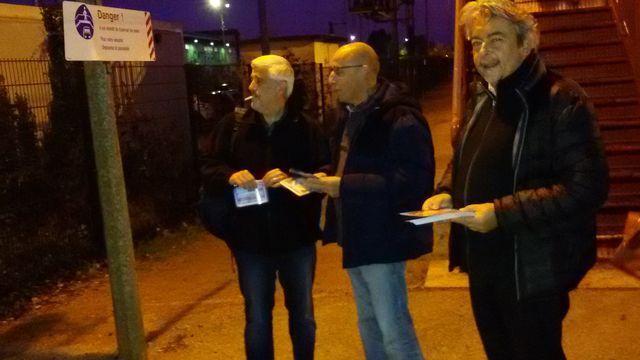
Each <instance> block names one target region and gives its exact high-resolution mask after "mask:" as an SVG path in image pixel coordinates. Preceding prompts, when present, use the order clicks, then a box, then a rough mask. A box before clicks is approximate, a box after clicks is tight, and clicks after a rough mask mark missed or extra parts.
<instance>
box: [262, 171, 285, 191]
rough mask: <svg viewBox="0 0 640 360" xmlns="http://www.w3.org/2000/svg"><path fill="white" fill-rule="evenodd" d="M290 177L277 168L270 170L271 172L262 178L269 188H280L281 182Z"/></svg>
mask: <svg viewBox="0 0 640 360" xmlns="http://www.w3.org/2000/svg"><path fill="white" fill-rule="evenodd" d="M288 177H289V176H287V174H285V173H283V172H282V171H281V170H280V169H278V168H276V169H272V170H269V172H268V173H266V174H265V175H264V177H262V181H264V185H265V186H267V187H278V186H280V181H282V180H284V179H286V178H288Z"/></svg>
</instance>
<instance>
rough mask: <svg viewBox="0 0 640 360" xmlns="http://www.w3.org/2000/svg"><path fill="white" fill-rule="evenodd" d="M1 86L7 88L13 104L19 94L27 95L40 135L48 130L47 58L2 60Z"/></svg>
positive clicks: (0, 65)
mask: <svg viewBox="0 0 640 360" xmlns="http://www.w3.org/2000/svg"><path fill="white" fill-rule="evenodd" d="M0 86H2V87H3V88H4V89H6V91H7V94H8V97H9V101H10V103H11V104H15V103H16V98H17V96H20V95H22V96H25V97H26V98H27V99H28V101H29V109H30V110H31V111H32V112H33V113H34V115H35V119H36V123H37V128H38V137H39V138H42V136H43V134H44V131H46V128H47V123H48V118H49V103H50V102H51V97H52V94H51V85H50V83H49V61H47V60H2V61H0Z"/></svg>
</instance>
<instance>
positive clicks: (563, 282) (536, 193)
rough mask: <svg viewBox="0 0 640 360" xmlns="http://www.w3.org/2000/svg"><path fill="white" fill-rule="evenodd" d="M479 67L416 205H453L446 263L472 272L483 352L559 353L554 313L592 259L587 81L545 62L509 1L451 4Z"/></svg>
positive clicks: (595, 157)
mask: <svg viewBox="0 0 640 360" xmlns="http://www.w3.org/2000/svg"><path fill="white" fill-rule="evenodd" d="M460 23H461V24H462V25H463V26H464V29H465V30H466V35H467V38H468V39H469V40H470V42H471V46H472V48H473V61H474V64H475V67H476V69H477V71H478V74H480V76H481V77H482V80H483V81H481V82H480V83H478V84H476V87H475V89H474V91H472V93H473V95H472V98H471V99H470V100H471V101H470V102H469V107H468V110H467V112H466V114H467V116H466V117H465V119H464V120H463V123H462V124H461V127H460V133H459V136H457V141H456V144H455V147H454V148H455V151H454V156H453V159H452V161H451V163H450V164H449V168H448V170H447V172H446V173H445V175H444V177H443V179H442V181H441V182H440V184H439V185H438V187H437V188H436V193H438V194H437V195H435V196H433V197H431V198H429V199H427V200H426V201H425V203H424V204H423V207H424V208H425V209H442V208H452V207H453V208H461V210H464V211H472V212H474V213H475V215H474V216H473V217H468V218H460V219H457V220H454V222H456V223H457V224H453V226H452V229H451V235H450V246H449V249H450V254H449V255H450V268H454V267H458V266H459V267H461V268H462V269H463V270H465V271H467V272H468V273H469V288H470V292H471V303H472V306H473V314H474V317H475V320H476V325H477V327H478V330H479V332H480V336H481V338H482V342H483V344H484V348H485V351H486V353H487V356H488V357H489V359H490V360H502V359H504V360H524V359H532V360H533V359H536V360H540V359H545V360H561V359H565V355H564V351H563V349H562V320H563V319H564V317H565V315H566V314H567V311H568V309H569V295H568V292H569V291H570V290H571V289H573V288H575V287H576V286H577V284H578V282H579V281H580V280H581V279H582V277H583V276H584V275H585V273H586V272H587V271H588V270H589V268H591V266H593V264H594V262H595V258H596V247H595V234H596V222H595V219H596V211H597V210H598V208H599V207H600V206H601V205H602V203H603V202H604V201H605V199H606V198H607V190H608V187H607V164H606V159H605V156H604V152H603V147H602V142H601V140H600V134H599V131H598V126H597V122H596V119H595V116H594V112H593V107H592V105H591V104H590V102H589V101H588V99H587V96H586V94H585V93H584V91H583V90H582V89H581V88H580V87H579V86H578V85H577V84H576V83H575V82H573V81H571V80H568V79H566V78H564V77H562V76H560V75H559V74H557V73H554V72H552V71H549V70H547V69H546V68H545V66H544V64H543V62H542V60H541V59H540V57H539V56H538V53H537V51H536V50H537V46H538V42H539V40H538V39H539V34H538V30H537V26H536V21H535V19H534V18H533V17H532V16H531V15H530V14H528V13H527V12H525V11H523V10H521V9H520V8H518V7H517V6H516V5H515V4H514V3H513V2H511V1H508V0H478V1H471V2H469V3H467V4H466V5H465V6H464V7H463V9H462V10H461V14H460Z"/></svg>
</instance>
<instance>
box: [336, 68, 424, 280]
mask: <svg viewBox="0 0 640 360" xmlns="http://www.w3.org/2000/svg"><path fill="white" fill-rule="evenodd" d="M372 96H373V97H374V98H373V99H372V101H371V102H370V104H371V106H370V107H369V108H367V109H361V111H366V112H368V116H366V120H365V121H364V123H363V125H362V126H361V127H360V129H359V130H358V131H357V132H356V133H354V134H353V136H352V138H351V145H350V150H349V153H348V155H347V158H346V163H345V168H344V173H343V175H342V180H341V182H340V203H341V208H342V211H341V213H342V231H343V233H342V234H343V237H342V239H343V241H342V244H341V245H342V247H343V266H344V267H345V268H350V267H356V266H361V265H367V264H376V263H390V262H397V261H403V260H407V259H412V258H416V257H418V256H420V255H422V254H425V253H427V252H430V251H431V249H432V244H433V239H432V233H431V227H430V226H421V227H416V226H413V225H411V224H408V223H406V222H404V220H405V218H403V217H402V216H400V215H398V213H399V212H403V211H410V210H416V209H419V208H420V206H421V205H422V201H423V200H424V199H425V198H427V197H428V196H429V195H430V194H431V191H432V188H433V187H432V186H433V176H434V158H433V144H432V141H431V132H430V131H429V126H428V124H427V122H426V120H425V119H424V117H423V115H422V112H421V109H420V106H419V104H418V103H417V102H415V101H414V100H412V99H411V97H410V96H409V95H408V94H407V92H406V90H405V88H404V87H402V86H400V85H397V84H390V83H388V82H386V81H383V80H381V81H380V83H379V87H378V90H377V91H376V93H375V94H374V95H372ZM348 116H349V113H348V112H347V111H346V110H345V109H344V108H343V109H342V115H341V116H340V118H339V120H338V122H337V127H336V130H335V133H334V136H333V137H332V140H331V149H332V162H331V166H330V167H329V168H328V173H335V171H336V167H337V164H338V159H339V155H340V141H341V138H342V133H343V130H344V128H345V124H346V121H348ZM336 220H337V219H336V212H335V207H334V204H333V201H330V202H329V204H328V206H327V225H326V228H325V240H326V241H327V242H335V241H336V238H337V231H338V227H337V224H336Z"/></svg>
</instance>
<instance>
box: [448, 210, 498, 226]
mask: <svg viewBox="0 0 640 360" xmlns="http://www.w3.org/2000/svg"><path fill="white" fill-rule="evenodd" d="M460 211H473V212H475V213H476V215H475V216H474V217H466V218H459V219H453V220H451V221H453V222H456V223H458V224H461V225H464V226H466V227H467V228H469V229H470V230H472V231H476V232H480V233H488V232H489V231H491V230H493V229H495V228H497V227H498V219H497V218H496V211H495V207H494V205H493V203H484V204H471V205H468V206H465V207H464V208H462V209H460Z"/></svg>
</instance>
